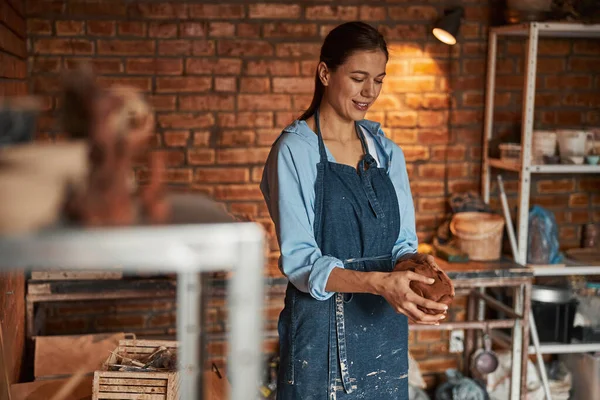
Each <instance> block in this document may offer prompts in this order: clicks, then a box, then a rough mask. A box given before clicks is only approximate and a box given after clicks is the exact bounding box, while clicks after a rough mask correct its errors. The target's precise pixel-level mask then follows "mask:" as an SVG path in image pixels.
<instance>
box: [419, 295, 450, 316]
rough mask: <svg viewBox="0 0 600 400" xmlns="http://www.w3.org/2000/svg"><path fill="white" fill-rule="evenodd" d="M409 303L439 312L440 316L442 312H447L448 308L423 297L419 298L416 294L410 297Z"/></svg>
mask: <svg viewBox="0 0 600 400" xmlns="http://www.w3.org/2000/svg"><path fill="white" fill-rule="evenodd" d="M411 301H412V302H413V303H415V304H416V305H418V306H421V307H423V308H429V309H431V310H438V311H439V312H440V314H442V313H443V312H444V311H446V310H448V306H447V305H445V304H443V303H438V302H436V301H433V300H429V299H426V298H425V297H421V296H419V295H417V294H415V295H414V298H413V296H411Z"/></svg>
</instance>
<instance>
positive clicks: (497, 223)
mask: <svg viewBox="0 0 600 400" xmlns="http://www.w3.org/2000/svg"><path fill="white" fill-rule="evenodd" d="M450 230H451V231H452V234H453V235H454V236H456V238H457V239H458V245H459V247H460V249H461V250H462V251H464V252H465V253H467V254H468V255H469V258H470V259H471V260H474V261H494V260H498V259H499V258H500V254H501V252H502V232H503V230H504V218H503V217H502V216H500V215H496V214H490V213H482V212H462V213H456V214H454V217H452V221H451V222H450Z"/></svg>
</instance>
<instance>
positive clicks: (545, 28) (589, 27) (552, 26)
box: [490, 22, 600, 38]
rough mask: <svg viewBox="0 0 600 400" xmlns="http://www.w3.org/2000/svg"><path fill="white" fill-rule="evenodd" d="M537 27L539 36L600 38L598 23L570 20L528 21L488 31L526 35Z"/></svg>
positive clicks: (500, 34) (500, 33)
mask: <svg viewBox="0 0 600 400" xmlns="http://www.w3.org/2000/svg"><path fill="white" fill-rule="evenodd" d="M533 26H535V27H537V28H538V33H539V36H541V37H556V38H600V24H579V23H570V22H530V23H526V24H517V25H506V26H497V27H493V28H491V29H490V32H492V33H496V34H497V35H499V36H528V35H529V30H530V28H531V27H533Z"/></svg>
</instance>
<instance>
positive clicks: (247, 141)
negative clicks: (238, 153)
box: [218, 129, 256, 147]
mask: <svg viewBox="0 0 600 400" xmlns="http://www.w3.org/2000/svg"><path fill="white" fill-rule="evenodd" d="M255 141H256V133H255V132H254V131H253V130H249V129H244V130H223V131H220V132H219V136H218V144H219V146H221V147H241V146H251V145H252V144H254V142H255Z"/></svg>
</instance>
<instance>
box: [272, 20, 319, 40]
mask: <svg viewBox="0 0 600 400" xmlns="http://www.w3.org/2000/svg"><path fill="white" fill-rule="evenodd" d="M316 35H317V25H316V24H294V23H287V22H285V23H284V22H278V23H271V24H264V25H263V36H264V37H265V38H307V37H313V36H316Z"/></svg>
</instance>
